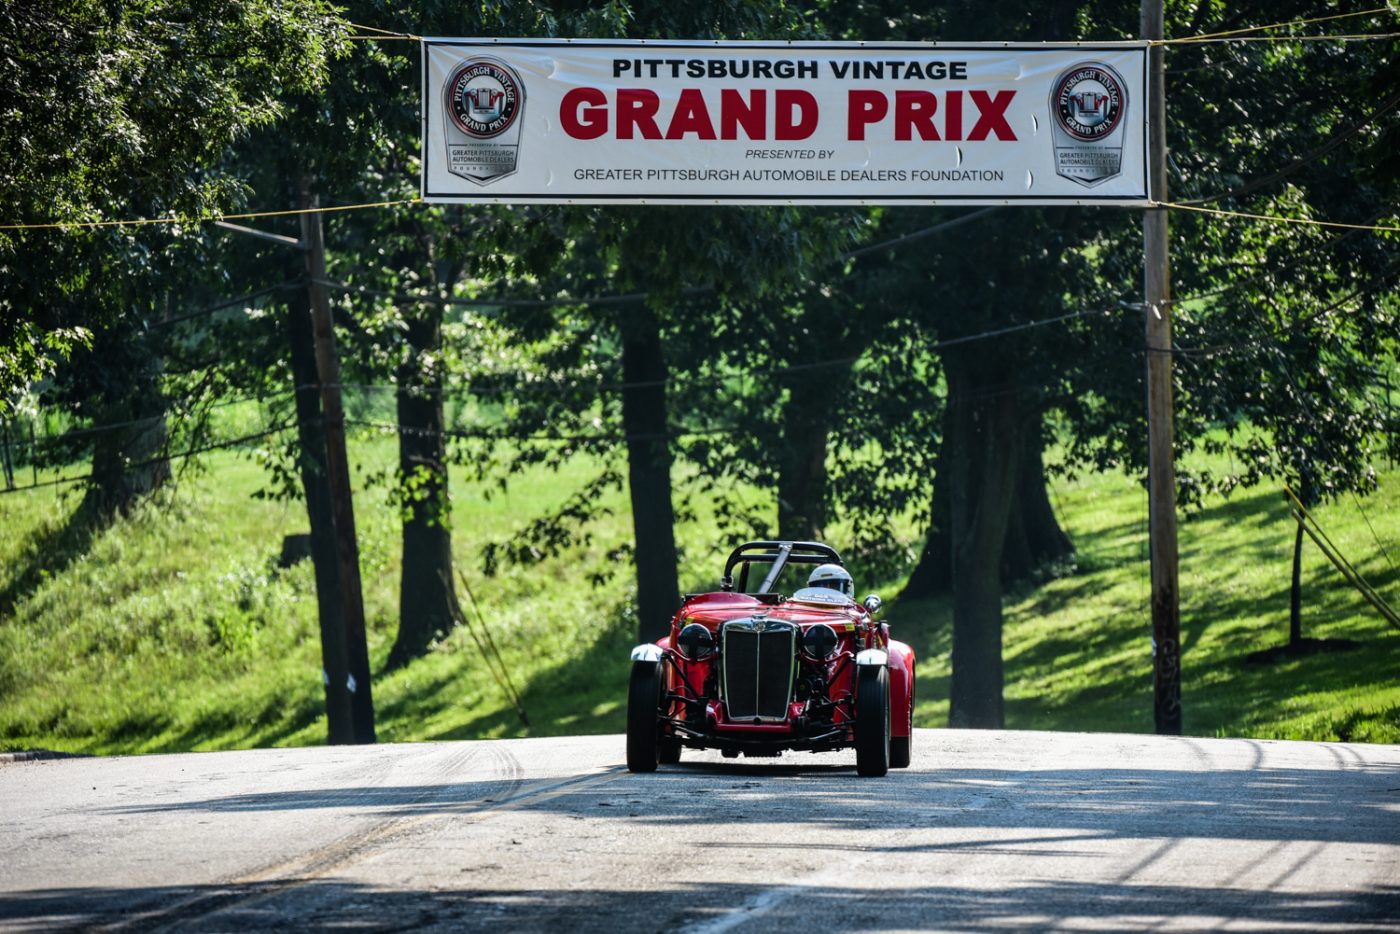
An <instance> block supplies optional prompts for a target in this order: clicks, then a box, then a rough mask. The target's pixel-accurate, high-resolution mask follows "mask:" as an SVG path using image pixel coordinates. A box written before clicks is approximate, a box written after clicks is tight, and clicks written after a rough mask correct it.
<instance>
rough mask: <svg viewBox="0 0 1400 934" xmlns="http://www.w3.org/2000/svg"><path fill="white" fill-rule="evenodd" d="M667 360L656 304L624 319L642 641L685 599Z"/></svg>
mask: <svg viewBox="0 0 1400 934" xmlns="http://www.w3.org/2000/svg"><path fill="white" fill-rule="evenodd" d="M666 372H667V371H666V361H665V359H664V358H663V357H662V352H661V329H660V325H659V324H658V323H657V321H656V318H655V316H654V315H653V314H652V313H651V311H650V310H643V311H639V312H637V313H636V314H635V315H634V316H632V317H629V319H628V320H627V321H626V322H624V325H623V334H622V380H623V382H624V383H626V384H627V386H626V387H625V388H624V389H623V391H622V430H623V433H624V434H625V435H626V438H627V483H628V488H629V491H630V493H631V497H632V531H633V536H634V543H635V547H636V562H637V619H638V632H639V637H640V639H641V641H643V642H654V641H656V640H657V639H660V638H661V637H662V636H664V635H666V633H667V628H668V627H669V625H670V622H671V616H672V615H673V614H674V613H675V612H676V608H677V606H679V605H680V583H679V581H678V574H677V570H676V532H675V517H674V512H673V511H672V506H671V448H670V442H669V440H668V438H667V426H666Z"/></svg>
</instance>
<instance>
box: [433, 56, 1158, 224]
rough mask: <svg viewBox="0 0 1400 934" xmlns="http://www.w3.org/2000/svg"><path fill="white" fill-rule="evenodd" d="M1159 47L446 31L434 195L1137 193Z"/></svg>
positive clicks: (928, 200) (919, 198)
mask: <svg viewBox="0 0 1400 934" xmlns="http://www.w3.org/2000/svg"><path fill="white" fill-rule="evenodd" d="M1146 74H1147V46H1146V44H1145V43H1141V42H1133V43H1107V44H1077V43H1076V44H1058V45H1052V44H1014V43H998V44H991V43H962V44H942V43H919V44H894V43H889V44H886V43H820V42H814V43H800V42H793V43H774V42H723V43H718V42H672V41H656V42H651V41H646V42H640V41H637V42H613V41H583V40H573V41H569V40H538V41H537V40H527V39H508V40H506V39H503V40H491V39H427V40H424V42H423V198H424V199H425V200H427V201H436V202H454V201H471V202H505V203H531V202H532V203H542V202H544V203H580V204H614V203H632V204H647V203H664V204H1012V203H1017V204H1120V205H1142V204H1145V203H1147V201H1148V196H1149V193H1148V187H1147V160H1146V148H1147V121H1146V118H1145V113H1146V101H1147V93H1146V92H1147V88H1146V84H1147V78H1146Z"/></svg>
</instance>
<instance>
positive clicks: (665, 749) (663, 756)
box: [656, 739, 681, 765]
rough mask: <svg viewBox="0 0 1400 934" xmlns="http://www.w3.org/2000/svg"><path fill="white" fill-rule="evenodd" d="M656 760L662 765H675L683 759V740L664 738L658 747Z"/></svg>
mask: <svg viewBox="0 0 1400 934" xmlns="http://www.w3.org/2000/svg"><path fill="white" fill-rule="evenodd" d="M656 761H658V762H660V763H661V764H662V765H675V764H676V763H677V762H679V761H681V741H680V740H678V739H663V740H661V744H660V745H659V746H657V747H656Z"/></svg>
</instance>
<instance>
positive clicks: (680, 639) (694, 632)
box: [676, 623, 715, 661]
mask: <svg viewBox="0 0 1400 934" xmlns="http://www.w3.org/2000/svg"><path fill="white" fill-rule="evenodd" d="M676 646H677V647H678V648H679V649H680V650H681V654H682V655H684V656H685V657H686V658H688V659H691V660H692V661H699V660H700V659H702V658H709V657H710V656H711V655H713V654H714V653H715V637H714V636H713V635H712V634H711V633H710V630H708V629H706V628H705V627H704V626H701V625H700V624H699V623H691V624H690V625H688V626H686V627H684V628H683V629H681V631H680V634H679V635H677V636H676Z"/></svg>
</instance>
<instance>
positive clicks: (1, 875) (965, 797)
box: [0, 730, 1400, 934]
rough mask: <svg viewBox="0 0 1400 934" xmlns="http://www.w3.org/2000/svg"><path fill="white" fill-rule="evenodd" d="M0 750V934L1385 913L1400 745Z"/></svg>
mask: <svg viewBox="0 0 1400 934" xmlns="http://www.w3.org/2000/svg"><path fill="white" fill-rule="evenodd" d="M622 751H623V744H622V738H621V737H618V736H594V737H571V738H563V739H529V740H506V741H497V742H470V743H433V744H419V745H395V746H375V747H353V748H347V747H339V748H316V749H276V750H253V751H248V752H231V753H203V754H189V755H171V756H141V757H126V758H93V759H64V760H54V761H38V762H15V763H10V764H0V930H30V929H43V930H51V929H55V928H59V929H62V928H74V929H77V928H82V929H93V928H96V929H101V930H109V931H151V930H166V929H170V930H181V929H191V930H201V931H204V930H216V931H217V930H230V931H240V930H259V929H264V930H272V929H277V930H288V929H354V930H393V931H416V930H431V929H440V930H474V929H483V930H484V929H491V930H493V931H502V930H509V931H531V930H541V931H542V930H549V931H595V932H606V934H619V932H626V931H662V930H665V931H684V932H690V934H718V932H722V931H729V930H739V931H746V932H755V931H784V932H789V931H801V930H809V931H814V932H815V931H828V930H864V931H912V930H920V931H924V930H947V931H1008V930H1037V931H1045V930H1099V929H1103V930H1115V931H1118V930H1152V931H1195V930H1218V929H1228V930H1231V931H1247V930H1260V931H1310V932H1311V931H1358V930H1360V931H1370V930H1375V931H1380V930H1386V931H1395V930H1397V929H1400V747H1396V746H1365V745H1343V744H1324V743H1286V742H1259V741H1252V740H1206V739H1175V738H1163V737H1152V736H1124V735H1107V734H1066V733H1015V732H972V731H954V730H920V731H918V733H917V735H916V738H915V758H914V764H913V767H912V768H910V769H908V770H903V771H895V772H891V773H890V774H889V776H888V777H886V778H884V779H862V778H858V777H857V776H856V774H855V769H854V756H853V755H852V754H849V753H847V754H837V753H828V754H822V755H811V754H792V753H789V754H787V755H785V756H784V757H783V758H782V759H777V760H754V759H750V760H726V759H722V758H720V757H719V756H718V755H712V754H708V753H705V754H702V753H692V752H690V751H689V750H687V751H686V754H685V759H684V760H683V762H682V764H681V765H679V766H674V767H665V766H663V767H662V769H661V770H660V771H658V772H657V773H656V774H654V775H630V774H628V773H627V772H626V771H625V770H624V769H623V768H622V766H621V759H622Z"/></svg>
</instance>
